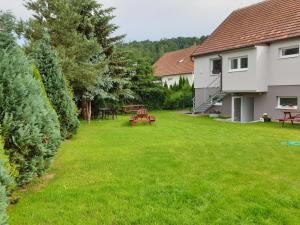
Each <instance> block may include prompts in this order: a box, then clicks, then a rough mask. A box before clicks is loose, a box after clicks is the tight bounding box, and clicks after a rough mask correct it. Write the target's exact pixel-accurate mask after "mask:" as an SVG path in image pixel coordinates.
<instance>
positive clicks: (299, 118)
mask: <svg viewBox="0 0 300 225" xmlns="http://www.w3.org/2000/svg"><path fill="white" fill-rule="evenodd" d="M283 113H284V117H283V118H280V119H278V121H279V122H281V123H282V127H283V126H284V124H285V122H291V124H292V125H294V122H300V114H297V115H295V116H293V115H292V112H291V111H284V112H283Z"/></svg>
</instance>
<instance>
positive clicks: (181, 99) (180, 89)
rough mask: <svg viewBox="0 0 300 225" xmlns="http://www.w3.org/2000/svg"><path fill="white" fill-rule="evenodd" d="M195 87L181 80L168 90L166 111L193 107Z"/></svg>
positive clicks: (185, 80)
mask: <svg viewBox="0 0 300 225" xmlns="http://www.w3.org/2000/svg"><path fill="white" fill-rule="evenodd" d="M193 98H194V87H193V86H190V84H189V82H188V80H187V79H184V78H180V80H179V83H178V84H174V85H173V86H171V87H170V88H169V89H168V94H167V97H166V101H165V104H164V107H165V109H185V108H191V107H192V106H193Z"/></svg>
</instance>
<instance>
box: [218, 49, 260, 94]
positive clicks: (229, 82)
mask: <svg viewBox="0 0 300 225" xmlns="http://www.w3.org/2000/svg"><path fill="white" fill-rule="evenodd" d="M221 55H222V57H223V91H225V92H255V91H256V90H257V83H258V81H257V78H256V74H257V68H256V58H257V57H256V48H251V49H246V50H240V51H232V52H228V53H222V54H221ZM243 56H248V70H245V71H239V72H237V71H235V72H231V71H230V59H232V58H236V57H243Z"/></svg>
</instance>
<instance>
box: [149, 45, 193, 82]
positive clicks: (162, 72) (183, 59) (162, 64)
mask: <svg viewBox="0 0 300 225" xmlns="http://www.w3.org/2000/svg"><path fill="white" fill-rule="evenodd" d="M196 48H197V46H193V47H191V48H186V49H182V50H178V51H174V52H168V53H166V54H164V55H163V56H162V57H161V58H160V59H159V60H158V61H157V62H156V63H155V64H154V75H155V76H157V77H162V76H170V75H179V74H192V73H194V62H193V61H192V59H191V55H192V54H193V52H194V51H195V50H196Z"/></svg>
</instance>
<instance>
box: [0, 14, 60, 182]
mask: <svg viewBox="0 0 300 225" xmlns="http://www.w3.org/2000/svg"><path fill="white" fill-rule="evenodd" d="M1 16H2V17H1ZM1 19H2V20H3V15H0V22H1ZM4 28H6V27H4ZM0 71H1V73H0V124H1V130H0V135H1V136H2V138H3V142H4V150H5V153H6V154H7V155H8V157H9V161H10V163H11V164H12V165H14V167H15V168H16V170H17V172H18V174H17V177H16V182H17V184H18V185H23V184H25V183H27V182H29V181H30V180H31V179H32V178H33V177H34V176H36V175H41V174H43V172H44V171H45V169H46V168H47V166H48V165H49V162H50V160H51V158H52V156H53V155H54V154H55V151H56V150H57V148H58V146H59V144H60V140H61V135H60V130H59V129H60V126H59V121H58V118H57V115H56V113H55V111H54V110H53V109H52V108H51V107H49V104H48V102H47V101H46V100H45V97H44V96H43V92H42V89H41V87H40V84H39V81H37V80H36V79H35V78H34V76H33V71H32V65H31V63H30V62H29V61H28V60H27V58H26V56H25V54H24V52H23V51H22V50H21V49H20V47H19V46H17V44H16V42H15V39H14V38H13V35H12V34H11V32H10V30H9V29H6V30H5V31H4V32H0Z"/></svg>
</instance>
